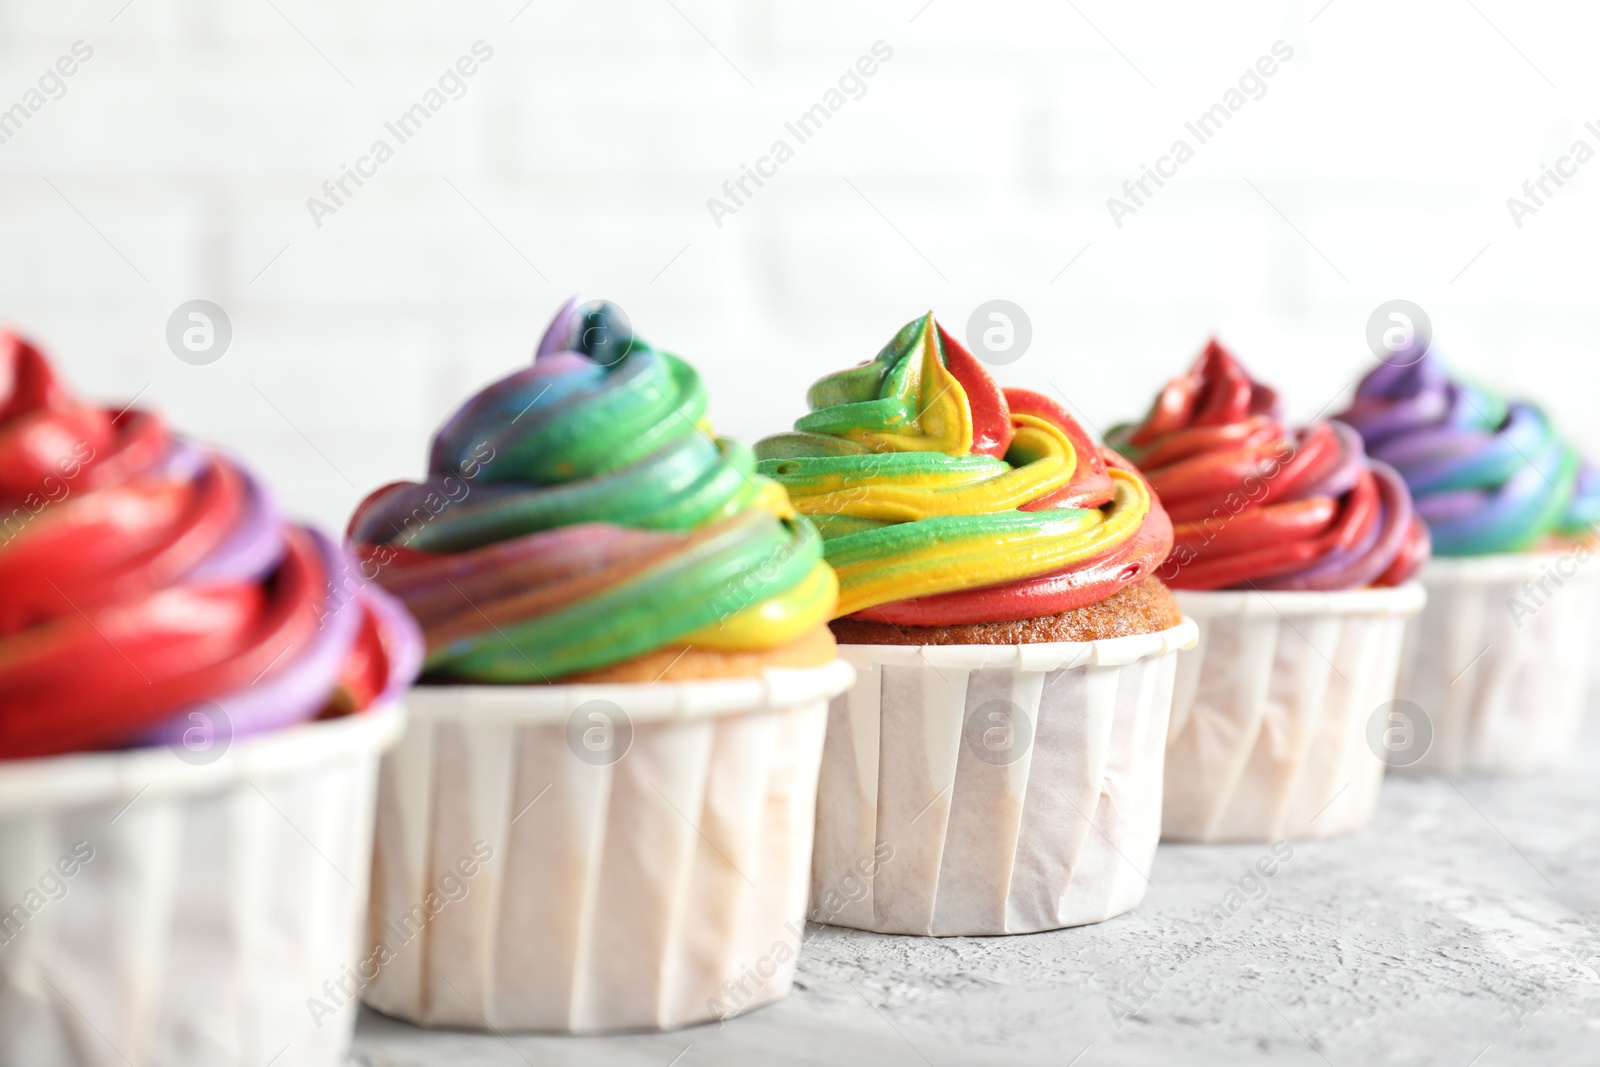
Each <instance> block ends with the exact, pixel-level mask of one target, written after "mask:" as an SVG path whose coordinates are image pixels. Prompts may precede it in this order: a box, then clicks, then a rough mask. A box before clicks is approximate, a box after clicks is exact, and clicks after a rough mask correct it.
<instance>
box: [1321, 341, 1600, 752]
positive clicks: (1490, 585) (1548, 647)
mask: <svg viewBox="0 0 1600 1067" xmlns="http://www.w3.org/2000/svg"><path fill="white" fill-rule="evenodd" d="M1339 417H1340V418H1341V419H1343V420H1344V421H1345V422H1347V423H1348V424H1349V425H1351V426H1353V427H1355V429H1356V430H1357V431H1358V432H1360V434H1361V435H1362V437H1364V438H1365V440H1366V445H1367V450H1368V451H1369V452H1371V453H1372V455H1374V456H1376V457H1378V458H1380V459H1382V460H1385V461H1387V462H1388V463H1390V464H1392V465H1393V466H1394V468H1395V469H1396V470H1398V471H1399V472H1400V474H1401V476H1402V477H1403V478H1404V479H1405V481H1406V484H1407V485H1409V486H1410V487H1411V492H1412V494H1413V495H1414V496H1415V498H1416V502H1417V513H1418V514H1419V515H1421V516H1422V518H1423V519H1424V520H1425V521H1426V522H1427V524H1428V527H1429V529H1430V530H1431V531H1432V534H1433V545H1434V554H1435V556H1436V558H1435V559H1434V560H1433V561H1432V562H1431V563H1429V564H1428V566H1427V568H1426V569H1425V570H1424V571H1423V572H1422V582H1423V584H1424V585H1426V586H1427V589H1428V607H1427V610H1426V611H1424V612H1423V613H1422V615H1421V616H1420V617H1419V618H1418V619H1416V620H1415V621H1414V622H1413V623H1412V624H1411V626H1410V627H1409V628H1408V629H1407V632H1406V651H1405V656H1404V657H1403V660H1402V667H1401V671H1400V689H1399V693H1400V696H1401V697H1403V698H1404V699H1405V700H1407V701H1409V702H1411V703H1412V704H1414V705H1415V707H1414V708H1412V709H1411V712H1412V716H1413V717H1414V718H1415V719H1416V720H1417V722H1418V727H1417V732H1418V734H1419V740H1418V743H1417V744H1416V745H1414V746H1413V748H1412V749H1411V750H1410V751H1409V752H1406V753H1403V754H1401V757H1402V758H1398V759H1392V760H1391V762H1393V763H1396V764H1397V765H1400V764H1403V765H1406V766H1409V767H1410V768H1411V769H1414V770H1420V771H1434V772H1439V773H1444V774H1463V773H1472V772H1495V773H1520V772H1528V771H1534V770H1539V769H1543V768H1546V767H1551V766H1554V765H1556V764H1558V763H1560V762H1561V761H1563V760H1564V759H1565V758H1566V757H1567V756H1568V754H1569V753H1570V752H1571V751H1572V748H1573V743H1574V742H1575V741H1576V740H1577V737H1578V734H1579V731H1580V727H1581V724H1582V715H1583V708H1584V703H1585V700H1586V697H1587V691H1588V685H1587V675H1588V670H1589V659H1590V655H1589V650H1590V647H1591V641H1592V637H1593V635H1594V632H1595V631H1594V613H1595V608H1596V604H1595V600H1596V594H1597V592H1600V588H1597V586H1600V583H1597V582H1596V578H1595V574H1594V568H1593V567H1591V566H1589V564H1590V561H1591V560H1592V558H1593V556H1594V524H1595V521H1596V519H1597V518H1600V472H1596V470H1595V468H1594V467H1592V466H1590V465H1589V464H1588V463H1586V462H1584V461H1583V460H1582V459H1581V458H1580V457H1579V455H1578V453H1577V450H1576V449H1574V448H1573V447H1572V445H1571V444H1569V443H1568V442H1566V441H1565V440H1563V439H1562V438H1561V437H1560V435H1559V434H1557V433H1556V430H1555V428H1554V427H1553V426H1552V425H1551V422H1550V419H1549V418H1548V417H1547V416H1546V415H1545V414H1544V412H1542V411H1541V410H1540V409H1539V408H1538V407H1536V406H1534V405H1533V404H1530V403H1527V402H1524V401H1511V402H1507V401H1506V400H1504V399H1502V398H1501V397H1500V396H1499V395H1497V394H1495V393H1494V392H1491V391H1489V390H1487V389H1484V388H1482V387H1480V386H1477V385H1474V384H1472V383H1470V382H1467V381H1464V380H1461V379H1458V378H1453V377H1451V375H1450V373H1449V371H1448V370H1447V368H1446V367H1445V365H1444V363H1443V362H1442V361H1441V360H1440V359H1439V357H1438V356H1436V355H1433V354H1431V353H1428V352H1424V353H1423V354H1422V356H1421V357H1420V358H1418V357H1416V356H1415V354H1402V355H1401V356H1400V357H1398V358H1397V359H1396V360H1395V361H1393V362H1385V363H1384V364H1382V365H1380V366H1379V367H1377V368H1376V369H1374V370H1373V371H1372V372H1371V373H1370V374H1368V375H1367V376H1366V377H1365V378H1364V379H1362V381H1361V384H1360V386H1359V387H1358V388H1357V390H1356V396H1355V400H1354V402H1353V403H1352V404H1351V405H1350V408H1349V410H1348V411H1346V412H1344V413H1343V414H1342V415H1341V416H1339ZM1430 740H1431V744H1427V743H1426V742H1428V741H1430Z"/></svg>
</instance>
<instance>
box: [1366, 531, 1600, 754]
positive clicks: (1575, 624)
mask: <svg viewBox="0 0 1600 1067" xmlns="http://www.w3.org/2000/svg"><path fill="white" fill-rule="evenodd" d="M1422 581H1423V584H1424V585H1426V586H1427V588H1428V607H1427V610H1426V611H1424V612H1423V613H1422V615H1421V616H1420V617H1419V618H1417V619H1416V620H1415V621H1413V622H1412V624H1411V625H1410V626H1409V627H1407V630H1406V651H1405V658H1404V659H1403V661H1402V665H1401V670H1400V687H1399V695H1400V696H1401V697H1402V698H1403V699H1405V700H1409V701H1411V702H1413V703H1414V704H1416V705H1417V707H1418V708H1420V709H1421V710H1422V713H1423V714H1424V715H1425V716H1426V717H1427V718H1426V721H1427V724H1428V726H1429V727H1431V733H1432V739H1431V741H1432V743H1431V745H1430V746H1429V747H1428V748H1427V750H1426V754H1425V755H1423V756H1422V758H1421V759H1419V760H1415V761H1414V762H1411V761H1410V760H1409V758H1402V759H1397V758H1395V757H1391V763H1392V764H1393V765H1394V766H1395V769H1396V770H1406V771H1412V772H1422V773H1435V774H1448V775H1461V774H1479V773H1489V774H1526V773H1530V772H1534V771H1539V770H1544V769H1547V768H1550V767H1554V766H1557V765H1559V764H1560V763H1562V762H1563V761H1565V760H1566V759H1567V757H1568V756H1569V755H1570V754H1571V753H1572V751H1573V745H1574V742H1575V741H1576V740H1577V737H1578V734H1579V732H1580V731H1581V729H1582V724H1583V711H1584V705H1585V702H1586V700H1587V697H1588V693H1589V682H1590V672H1591V669H1592V663H1593V661H1594V660H1595V659H1597V658H1600V657H1596V656H1595V654H1594V638H1595V633H1596V628H1595V617H1596V613H1597V607H1600V559H1595V558H1594V553H1593V551H1592V550H1590V551H1588V552H1586V553H1581V554H1580V553H1579V552H1577V551H1576V550H1575V551H1573V552H1567V553H1549V552H1537V553H1525V554H1519V555H1499V556H1483V557H1479V558H1461V559H1455V558H1448V559H1435V560H1433V561H1431V562H1430V563H1429V564H1428V566H1427V567H1426V568H1425V569H1424V570H1423V572H1422ZM1541 581H1542V582H1543V586H1542V588H1541V586H1540V584H1539V583H1540V582H1541ZM1402 763H1404V764H1406V765H1404V766H1402Z"/></svg>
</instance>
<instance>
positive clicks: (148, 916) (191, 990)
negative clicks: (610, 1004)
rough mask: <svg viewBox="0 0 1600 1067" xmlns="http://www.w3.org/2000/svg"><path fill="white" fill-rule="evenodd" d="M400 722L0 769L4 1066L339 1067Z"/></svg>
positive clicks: (392, 718) (369, 715)
mask: <svg viewBox="0 0 1600 1067" xmlns="http://www.w3.org/2000/svg"><path fill="white" fill-rule="evenodd" d="M401 721H402V713H401V712H400V711H399V709H398V708H394V707H391V708H387V709H373V710H371V711H368V712H365V713H363V714H360V715H353V716H349V717H346V718H343V719H337V720H332V721H329V722H323V723H312V724H308V725H304V726H297V727H293V728H291V729H287V730H283V731H279V732H275V733H271V734H265V735H260V736H257V737H251V738H248V739H240V740H237V741H235V742H233V744H232V745H231V747H230V748H228V749H227V750H226V751H225V752H223V753H221V754H220V756H218V758H216V759H215V761H214V762H210V763H205V764H203V765H199V766H195V765H191V764H189V763H187V762H185V761H182V760H180V759H179V758H178V756H176V755H175V754H174V752H173V751H171V750H169V749H168V748H166V747H157V748H146V749H137V750H133V751H129V752H114V753H88V754H82V755H70V756H59V757H54V758H50V759H34V760H18V761H13V762H3V763H0V1064H17V1065H24V1064H26V1065H28V1067H33V1065H41V1067H42V1065H47V1064H49V1065H53V1064H73V1065H77V1067H191V1065H192V1067H217V1065H219V1064H261V1065H264V1064H267V1063H269V1062H271V1063H275V1064H280V1065H290V1064H292V1065H305V1067H342V1065H343V1064H344V1062H345V1058H346V1055H347V1053H348V1051H349V1047H350V1039H351V1034H352V1031H353V1030H354V1027H355V1017H356V1007H357V1005H356V1001H355V998H354V996H353V993H354V988H353V987H352V986H351V985H349V983H346V993H345V994H336V999H330V998H329V995H328V993H327V990H326V988H325V983H329V982H335V983H337V982H338V980H339V979H340V978H341V976H342V975H343V974H344V973H346V972H347V971H348V969H349V968H350V967H351V966H353V965H354V964H355V961H356V946H357V943H358V940H359V937H360V933H361V926H362V916H363V914H364V913H365V910H366V904H367V877H368V872H369V871H370V863H371V859H370V857H371V849H372V812H373V798H374V794H375V790H376V784H377V770H378V754H379V752H380V751H381V750H382V749H383V748H384V747H386V746H387V745H388V744H390V743H392V742H393V741H394V740H395V738H397V737H398V736H399V734H400V730H401ZM314 998H315V999H318V1000H320V1001H321V1003H322V1005H323V1007H324V1008H325V1009H326V1010H323V1011H314V1010H312V1007H311V1002H312V1001H313V999H314Z"/></svg>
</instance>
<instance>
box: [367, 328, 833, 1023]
mask: <svg viewBox="0 0 1600 1067" xmlns="http://www.w3.org/2000/svg"><path fill="white" fill-rule="evenodd" d="M705 410H706V393H705V389H704V386H703V385H702V384H701V381H700V377H699V375H698V374H696V373H695V371H694V369H693V368H692V367H691V366H690V365H689V364H688V363H686V362H684V361H683V360H681V359H679V358H678V357H676V356H674V355H671V354H669V353H667V352H664V351H662V350H660V349H657V348H654V347H652V346H650V345H649V344H647V343H645V342H644V341H642V340H640V339H639V338H637V337H635V336H634V335H633V333H632V330H631V328H630V327H629V325H628V323H627V320H626V319H625V318H624V317H623V316H622V314H621V312H620V311H619V310H618V309H617V308H616V307H614V306H613V305H610V304H584V305H580V304H578V303H577V302H576V301H573V302H571V303H569V304H567V305H566V306H565V307H564V308H562V309H561V311H560V312H559V313H558V314H557V315H556V318H555V321H554V322H553V323H552V324H551V326H550V328H549V330H548V331H547V332H546V333H545V335H544V338H543V340H541V341H540V342H539V346H538V349H537V351H536V353H535V355H534V360H533V365H532V366H531V367H528V368H526V369H524V370H520V371H518V372H517V373H515V374H512V375H510V376H509V377H507V378H504V379H502V380H501V381H498V382H496V383H494V384H493V385H490V386H489V387H487V388H486V389H484V390H483V391H482V392H480V393H478V394H477V395H476V396H474V397H473V398H472V399H470V400H468V401H467V402H466V403H465V404H463V405H462V406H461V408H460V409H459V410H458V411H456V413H455V414H453V415H452V416H451V417H450V418H449V419H448V420H447V421H446V422H445V424H444V425H443V427H441V428H440V430H439V431H438V433H437V434H436V435H435V437H434V440H433V446H432V450H431V453H430V455H429V462H428V469H429V473H428V476H427V478H426V479H425V480H424V481H422V482H418V483H398V484H394V485H390V486H386V487H384V488H382V489H379V490H378V491H376V492H374V493H373V494H372V495H371V496H369V497H368V498H367V499H366V500H365V501H364V502H363V503H362V504H361V505H360V507H359V508H358V509H357V510H356V513H355V515H354V517H353V518H352V520H351V523H350V530H349V535H350V538H351V540H352V541H353V542H354V543H355V545H356V546H357V550H358V551H359V553H360V554H361V556H362V558H363V559H364V560H365V561H366V562H367V564H368V566H369V568H370V569H371V570H373V571H374V572H375V573H376V575H377V581H378V582H380V583H381V584H382V585H383V586H384V587H385V588H387V589H389V590H390V591H392V592H393V593H394V594H396V595H397V596H398V597H400V598H401V599H402V600H403V601H404V602H405V604H406V606H407V607H408V608H410V609H411V611H412V613H413V614H414V615H415V616H416V617H417V618H418V620H419V621H420V622H421V624H422V628H423V632H424V634H425V638H426V642H427V657H426V666H425V676H424V682H425V683H426V684H424V685H422V686H419V687H418V688H417V689H415V690H413V691H412V694H411V697H410V700H409V708H410V711H411V713H412V718H411V725H410V728H409V730H408V732H407V734H406V736H405V738H404V740H403V741H402V742H401V744H400V746H399V747H398V748H397V750H396V751H395V753H394V754H393V755H392V756H391V757H390V758H389V759H388V760H386V761H385V764H384V767H383V771H382V775H381V781H380V792H379V814H378V839H377V849H376V858H375V861H374V879H373V897H372V909H371V917H370V933H371V938H370V940H371V943H372V946H373V953H374V955H375V956H376V957H379V958H382V957H386V956H393V957H394V958H395V959H394V962H393V963H392V964H389V965H387V966H384V967H382V968H379V969H378V975H377V978H376V980H374V981H372V982H370V983H369V984H368V985H367V986H366V989H365V993H364V995H365V997H366V999H367V1001H368V1003H370V1004H371V1005H372V1006H373V1007H376V1008H377V1009H379V1010H380V1011H384V1012H387V1013H389V1014H392V1015H398V1016H401V1017H403V1018H406V1019H410V1020H412V1021H414V1022H418V1023H422V1024H425V1025H438V1026H457V1027H470V1028H492V1029H496V1030H508V1029H519V1030H556V1031H573V1032H593V1031H603V1030H621V1029H665V1028H670V1027H677V1026H685V1025H688V1024H691V1023H696V1022H702V1021H705V1020H708V1019H713V1018H725V1017H727V1016H729V1015H732V1014H735V1013H737V1012H739V1011H744V1010H747V1009H749V1008H752V1007H755V1006H757V1005H760V1004H764V1003H767V1002H768V1001H771V1000H775V999H777V998H778V997H781V996H783V995H784V994H785V993H786V992H787V991H788V989H789V985H790V981H791V979H792V977H793V973H794V958H795V952H796V950H797V949H798V945H799V940H800V936H801V933H802V930H803V927H802V926H801V924H802V923H803V921H804V915H805V902H806V888H807V883H806V877H807V872H808V871H809V867H810V861H811V840H812V824H813V819H814V804H815V791H816V782H817V766H818V760H819V759H820V757H821V749H822V737H823V729H824V727H825V723H826V710H825V708H826V703H827V700H828V698H829V697H830V696H832V695H833V694H834V693H836V692H838V691H839V690H841V689H842V688H843V687H844V686H846V685H848V684H849V681H850V669H849V667H848V666H847V665H845V664H843V663H841V662H840V661H839V660H838V658H837V653H836V652H835V649H834V642H833V638H832V636H831V635H830V634H829V632H828V629H827V626H826V622H827V619H828V616H829V615H830V613H831V612H832V610H833V607H834V604H835V601H836V599H837V590H838V586H837V583H836V582H835V580H834V577H833V572H832V571H831V570H830V569H829V568H828V566H827V565H826V564H825V563H824V562H823V560H822V540H821V538H820V537H819V535H818V533H817V531H816V529H815V528H814V527H813V526H812V525H811V524H810V523H809V522H807V521H806V520H805V519H803V518H800V517H798V516H797V515H796V514H795V513H794V509H793V508H792V507H791V506H790V504H789V501H788V498H787V497H786V495H785V494H784V491H783V489H782V488H781V487H780V486H778V485H777V484H776V483H774V482H772V481H771V480H770V479H767V478H763V477H760V476H758V475H757V474H756V473H755V470H754V466H755V461H754V459H753V457H752V456H751V453H750V451H749V449H748V448H746V447H744V446H741V445H739V444H736V443H735V442H732V441H728V440H724V439H719V438H716V437H714V436H713V435H712V433H711V432H710V428H709V427H708V426H707V424H706V423H705V421H704V415H705ZM469 872H470V873H469Z"/></svg>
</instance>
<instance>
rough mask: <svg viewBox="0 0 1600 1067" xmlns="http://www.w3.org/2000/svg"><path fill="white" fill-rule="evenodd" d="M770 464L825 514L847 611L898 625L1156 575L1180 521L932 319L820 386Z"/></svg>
mask: <svg viewBox="0 0 1600 1067" xmlns="http://www.w3.org/2000/svg"><path fill="white" fill-rule="evenodd" d="M806 400H807V403H808V405H809V406H810V408H811V412H810V414H808V415H805V416H803V417H802V418H801V419H799V420H798V421H797V422H796V423H795V429H794V432H792V433H782V434H777V435H775V436H773V437H768V438H766V439H765V440H762V441H760V442H758V443H757V445H756V456H757V458H758V459H759V462H758V463H757V465H756V466H757V470H759V471H760V472H761V473H762V474H765V475H768V476H770V477H772V478H775V479H777V480H778V481H779V482H781V483H782V484H783V486H784V488H786V489H787V490H788V491H789V496H790V497H791V498H792V499H793V500H794V505H795V507H796V508H797V509H799V511H801V512H802V513H803V514H805V515H808V516H810V517H811V518H812V520H813V521H815V522H816V524H817V527H818V528H819V529H820V530H821V531H822V536H823V537H824V539H825V544H826V555H827V559H828V562H829V563H831V564H832V565H833V567H834V569H835V570H836V571H837V572H838V574H839V581H840V595H839V607H838V611H837V614H838V615H855V616H857V617H859V618H864V619H871V620H876V621H881V622H888V623H893V624H895V625H926V626H948V625H960V624H966V623H979V622H1004V621H1009V620H1013V619H1026V618H1036V617H1040V616H1044V615H1051V614H1055V613H1058V612H1063V611H1068V610H1071V609H1073V608H1077V607H1081V606H1083V605H1086V604H1092V603H1095V602H1097V601H1100V600H1103V599H1105V598H1106V597H1108V596H1111V595H1112V594H1113V593H1115V592H1117V591H1118V590H1120V589H1122V588H1124V587H1126V586H1129V585H1132V584H1135V583H1137V582H1140V581H1142V580H1143V579H1144V578H1145V577H1146V576H1147V575H1149V574H1150V572H1151V571H1152V569H1153V568H1154V567H1155V566H1156V565H1157V564H1159V563H1160V562H1161V560H1162V558H1163V557H1165V556H1166V554H1167V550H1168V549H1169V548H1170V547H1171V543H1172V527H1171V524H1170V523H1169V522H1168V521H1167V517H1166V513H1165V512H1164V511H1163V510H1162V508H1161V505H1160V503H1159V502H1157V501H1156V499H1155V498H1154V496H1153V495H1152V494H1151V492H1150V488H1149V486H1148V485H1147V484H1146V483H1145V480H1144V479H1143V478H1142V477H1141V476H1140V475H1139V474H1138V472H1137V471H1135V470H1133V468H1132V467H1131V466H1129V465H1128V464H1127V462H1126V461H1124V460H1123V459H1122V458H1121V457H1119V456H1117V455H1116V454H1115V453H1113V452H1110V451H1108V450H1105V449H1099V448H1096V447H1095V446H1094V445H1093V444H1092V443H1091V442H1090V441H1089V438H1088V436H1087V435H1086V434H1085V433H1084V432H1083V430H1082V428H1081V427H1080V426H1079V425H1078V423H1077V422H1076V421H1075V420H1074V419H1073V418H1072V417H1071V416H1070V415H1068V414H1067V412H1066V411H1065V410H1064V409H1063V408H1062V407H1061V406H1060V405H1059V404H1056V403H1055V402H1054V401H1052V400H1050V399H1049V398H1047V397H1044V396H1041V395H1039V394H1038V393H1032V392H1029V391H1027V390H1024V389H1005V390H1002V389H1000V388H999V387H998V386H997V385H996V384H995V382H994V380H993V379H992V378H990V377H989V375H988V373H987V372H986V371H985V370H984V368H983V365H982V364H981V363H979V362H978V361H977V360H976V359H974V358H973V356H972V354H971V353H969V352H968V351H967V350H966V349H965V348H963V347H962V346H961V345H960V344H959V343H958V342H957V341H956V340H955V339H954V338H952V337H951V336H950V335H949V334H948V333H946V332H945V331H944V329H943V328H942V327H940V326H939V325H938V323H936V322H935V321H934V319H933V316H932V314H928V315H924V316H922V317H921V318H919V319H917V320H915V321H914V322H910V323H908V324H906V326H904V327H903V328H902V329H901V330H900V332H899V333H897V334H895V336H894V339H893V340H892V341H890V342H889V344H888V345H886V346H885V347H884V349H883V350H882V351H881V352H879V353H878V355H877V357H876V358H875V359H873V360H872V361H870V362H868V363H864V364H862V365H860V366H858V367H854V368H852V369H850V370H846V371H841V372H839V373H837V374H831V375H829V376H828V377H826V378H823V379H821V380H820V381H818V382H817V383H816V384H814V385H813V386H812V387H811V389H810V392H809V393H808V394H807V397H806Z"/></svg>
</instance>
